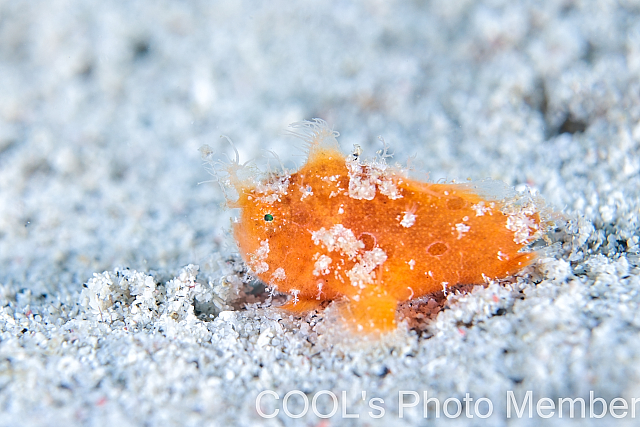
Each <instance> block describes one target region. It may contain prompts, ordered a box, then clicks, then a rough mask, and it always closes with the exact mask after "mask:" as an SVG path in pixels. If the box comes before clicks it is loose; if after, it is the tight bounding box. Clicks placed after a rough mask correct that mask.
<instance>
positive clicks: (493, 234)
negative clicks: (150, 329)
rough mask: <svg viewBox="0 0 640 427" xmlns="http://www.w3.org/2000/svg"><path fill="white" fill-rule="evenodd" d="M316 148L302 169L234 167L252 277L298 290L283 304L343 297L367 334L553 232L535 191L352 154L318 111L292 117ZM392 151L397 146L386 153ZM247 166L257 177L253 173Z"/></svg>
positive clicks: (505, 265)
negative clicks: (528, 194) (412, 171)
mask: <svg viewBox="0 0 640 427" xmlns="http://www.w3.org/2000/svg"><path fill="white" fill-rule="evenodd" d="M291 133H292V134H294V135H297V136H298V137H300V138H302V139H303V141H304V142H305V145H306V146H307V149H308V154H309V157H308V159H307V161H306V163H305V164H304V165H303V166H302V167H300V168H299V169H298V170H297V171H296V172H291V171H287V170H285V169H284V168H283V170H281V171H278V172H269V174H267V176H266V177H264V178H263V179H262V180H258V179H257V178H256V177H255V174H253V175H252V174H250V173H249V174H246V173H244V174H243V171H246V169H247V167H246V166H245V165H240V163H239V162H238V158H237V155H236V160H235V162H231V164H226V167H225V169H226V172H227V173H226V174H225V176H224V178H223V179H221V181H222V184H223V187H226V188H227V189H231V190H235V192H237V195H238V196H237V200H231V198H230V197H228V196H227V205H228V206H229V207H231V208H240V209H241V214H240V217H239V218H237V219H236V220H235V221H234V223H233V234H234V236H235V239H236V241H237V244H238V248H239V250H240V253H241V255H242V257H243V259H244V261H245V262H246V264H247V266H248V268H249V269H250V271H251V272H252V274H253V275H255V276H256V277H258V278H259V279H260V280H262V281H263V282H265V283H266V284H267V285H268V287H270V288H271V290H272V291H278V292H283V293H287V294H290V295H292V298H291V299H290V300H289V301H288V302H287V303H286V304H284V305H283V306H281V308H282V309H285V310H288V311H292V312H299V313H301V312H305V311H307V310H311V309H314V308H317V307H318V306H319V305H320V304H321V303H323V302H324V301H341V302H340V304H341V306H340V307H341V313H342V314H343V317H344V318H345V319H346V321H347V322H348V323H349V324H350V325H351V326H352V327H354V328H355V330H358V331H368V332H376V331H377V332H384V331H388V330H390V329H393V328H395V327H396V309H397V306H398V304H399V303H401V302H404V301H407V300H410V299H412V298H417V297H421V296H424V295H426V294H430V293H433V292H436V291H441V290H443V289H445V290H446V289H447V288H452V287H455V286H456V285H462V284H480V283H484V282H485V281H486V280H487V279H495V278H497V279H500V278H505V277H507V276H509V275H512V274H514V273H516V272H518V271H519V270H520V269H522V268H523V267H524V266H526V265H528V264H530V263H531V261H532V260H533V259H534V257H535V253H534V252H530V251H529V252H527V251H523V248H525V247H526V246H527V245H528V244H529V243H531V242H533V241H534V240H537V239H538V238H540V237H541V236H542V235H543V234H544V233H545V231H546V229H545V225H544V224H545V223H544V222H543V221H542V220H541V217H540V208H539V206H538V205H537V204H536V203H535V201H534V200H533V199H532V198H520V199H518V198H515V197H512V198H507V199H502V200H498V199H496V198H493V199H492V198H491V197H488V196H481V195H480V194H478V191H477V190H476V189H474V187H473V186H472V185H471V184H441V183H426V182H420V181H416V180H413V179H410V178H408V177H407V174H406V171H405V170H403V169H402V168H401V167H398V166H391V165H389V164H387V162H386V157H388V156H386V155H382V156H378V157H376V158H375V159H373V160H363V159H362V158H361V156H360V155H359V154H360V153H359V152H358V151H359V150H356V152H355V153H353V154H349V155H346V156H345V155H344V154H343V153H342V152H341V151H340V149H339V146H338V142H337V140H336V137H337V136H338V135H339V134H338V133H337V132H334V131H333V130H331V129H330V128H329V127H328V126H327V124H326V123H325V122H324V121H322V120H319V119H315V120H314V121H304V122H300V123H295V124H293V125H292V131H291ZM385 154H386V153H385ZM243 175H246V176H243Z"/></svg>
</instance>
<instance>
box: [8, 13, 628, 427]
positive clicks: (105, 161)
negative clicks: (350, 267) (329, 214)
mask: <svg viewBox="0 0 640 427" xmlns="http://www.w3.org/2000/svg"><path fill="white" fill-rule="evenodd" d="M314 117H320V118H323V119H325V120H327V121H328V122H329V123H330V124H332V125H333V126H334V128H335V129H336V130H338V131H339V132H340V133H341V136H340V137H339V142H340V143H341V145H342V148H343V149H344V151H345V152H348V151H349V150H351V149H352V146H353V145H354V144H358V145H360V146H361V147H362V149H363V153H364V155H365V156H373V155H375V152H376V151H377V150H379V149H380V148H381V144H380V141H379V140H378V136H379V135H381V136H383V137H384V139H385V141H386V142H387V143H389V145H390V146H391V147H392V149H393V151H394V154H395V157H394V159H395V160H397V161H399V162H401V163H403V164H406V163H407V161H408V159H409V158H411V160H410V162H411V164H412V167H413V169H414V171H413V173H414V176H415V177H417V178H421V179H427V178H428V179H429V180H432V181H437V180H440V179H445V180H451V179H458V180H466V179H467V178H471V179H473V180H481V179H485V178H491V179H494V180H500V181H503V182H505V183H507V184H508V185H509V186H512V187H515V188H517V189H520V188H523V187H524V186H525V185H526V186H529V187H530V188H531V189H532V190H533V191H535V192H536V193H537V194H539V195H541V196H542V197H543V198H544V199H545V200H546V201H547V203H548V204H549V206H552V207H553V208H554V209H555V210H556V211H557V212H560V213H561V214H562V216H563V217H564V218H565V220H566V221H565V222H563V223H562V224H561V226H559V227H558V228H557V229H556V230H554V231H553V232H552V233H551V234H550V239H551V241H552V244H551V246H550V249H549V250H547V251H545V252H544V256H541V257H540V259H539V261H538V262H537V263H536V264H535V265H533V266H532V267H530V268H528V269H527V270H526V271H524V272H522V274H520V275H519V276H517V277H515V278H512V279H511V280H509V281H507V282H506V283H491V284H489V285H487V286H476V287H472V286H468V287H466V289H465V292H463V293H456V292H450V293H449V294H448V295H447V296H444V295H442V296H440V297H439V298H440V299H439V300H438V301H435V300H432V301H427V300H425V301H421V302H420V304H418V303H416V304H407V305H405V306H404V307H403V308H402V310H401V316H405V315H406V316H407V321H406V323H403V324H402V325H401V327H399V328H398V331H397V332H396V333H393V334H390V335H389V336H387V337H385V338H384V339H382V340H379V341H372V340H366V339H363V338H361V337H354V336H350V335H348V334H344V333H342V332H341V331H340V329H339V328H338V327H336V324H335V322H332V320H331V319H332V310H333V308H332V307H331V306H330V307H329V308H328V309H327V310H326V311H323V312H319V313H313V314H310V315H308V316H306V317H303V318H298V317H290V316H287V315H284V314H283V313H282V312H279V311H277V310H274V309H273V308H272V307H271V305H272V304H273V305H275V300H272V299H270V298H269V297H268V295H267V294H266V293H265V292H264V291H263V289H262V288H261V286H260V285H259V284H256V283H255V282H252V281H250V280H248V279H247V277H246V275H245V273H246V269H245V266H244V265H243V263H242V262H241V260H240V259H239V257H238V256H237V254H236V249H235V247H234V242H233V238H232V236H230V234H229V231H228V230H229V228H230V219H229V218H230V216H231V215H233V212H230V211H227V210H225V209H224V208H223V207H222V203H223V200H224V198H223V194H222V192H221V191H220V189H219V187H218V186H217V184H216V183H215V182H210V181H211V176H210V175H208V174H207V172H206V168H205V167H204V166H203V164H202V160H201V158H200V153H199V152H198V148H199V147H200V146H202V145H204V144H208V145H210V146H211V147H212V148H213V149H215V150H217V151H218V152H220V153H221V155H222V153H227V154H229V155H231V154H232V153H230V147H229V145H228V143H227V142H226V140H225V139H221V138H220V136H221V135H226V136H228V137H229V138H231V139H232V140H233V141H234V143H235V145H236V147H237V149H238V151H239V154H240V158H241V159H243V161H245V160H249V159H251V158H254V157H258V156H260V155H261V150H262V149H265V148H266V149H271V150H273V151H274V152H276V153H278V154H279V155H280V157H281V158H282V159H283V162H285V165H290V167H291V168H293V167H295V166H294V164H298V165H299V164H301V162H302V161H304V157H299V156H297V155H296V154H300V155H303V153H302V152H301V151H299V150H296V149H295V146H296V143H295V141H293V140H292V139H291V138H290V137H287V136H286V135H284V132H283V130H284V129H286V126H287V125H288V124H289V123H292V122H296V121H299V120H303V119H311V118H314ZM639 148H640V2H637V1H632V0H627V1H619V2H610V1H604V0H602V1H546V2H533V1H530V2H529V1H510V2H506V1H505V2H501V1H484V2H472V1H459V2H450V1H447V0H441V1H432V2H426V1H424V2H423V1H412V2H405V1H371V2H343V1H315V0H314V1H306V2H296V3H292V2H286V1H280V0H275V1H271V2H266V3H265V2H257V1H219V2H209V1H194V2H184V3H183V2H170V1H162V2H151V1H133V2H126V1H123V2H101V1H75V0H68V1H62V0H55V1H28V2H27V1H23V2H15V1H10V0H4V1H0V425H2V426H32V425H33V426H36V425H37V426H42V425H51V426H57V425H65V426H73V425H92V426H94V425H95V426H101V425H114V424H117V425H119V426H129V425H131V426H141V425H144V426H164V425H189V426H191V425H192V426H208V425H211V426H216V425H225V426H226V425H243V426H244V425H273V426H281V425H285V426H293V425H310V426H315V425H323V426H329V425H384V426H405V425H406V426H409V425H440V424H445V423H447V424H451V423H452V422H453V423H455V424H456V425H492V426H503V425H517V426H533V425H554V426H555V425H562V426H563V425H575V424H577V423H580V425H613V424H615V425H636V424H637V421H636V412H638V413H637V417H638V418H640V412H639V411H640V400H639V399H640V363H638V362H640V339H639V338H640V315H639V314H638V312H639V311H638V305H639V303H640V278H639V271H640V270H639V264H640V258H639V256H638V252H639V251H640V246H639V240H640V239H639V234H640V233H639V223H638V217H639V214H640V186H639V183H640V178H639V177H640V150H639ZM207 181H209V182H207ZM199 184H200V185H199ZM443 308H444V309H443ZM416 315H417V316H418V317H416ZM261 392H266V393H263V394H260V393H261ZM428 399H432V400H431V401H430V402H429V403H428V404H427V405H426V409H425V406H424V403H425V401H427V400H428ZM563 399H564V400H563ZM566 399H577V400H573V401H572V402H568V401H566ZM580 399H582V401H584V405H582V403H581V402H582V401H581V400H580ZM598 399H601V400H598ZM305 402H307V404H308V405H307V406H306V409H305ZM603 404H604V405H606V407H604V406H603ZM625 405H626V406H625ZM571 407H573V409H574V413H573V415H571V412H570V408H571ZM582 407H584V415H583V413H582V412H581V408H582ZM559 408H560V409H559ZM425 410H426V415H427V417H428V418H425ZM437 411H439V413H438V412H437ZM530 411H531V412H530ZM299 415H300V416H301V417H300V418H296V417H298V416H299ZM328 415H332V416H331V417H330V418H328V419H325V418H323V417H324V416H328ZM436 415H439V418H436ZM547 415H550V418H545V416H547ZM600 415H602V418H599V416H600ZM483 417H485V418H483ZM450 418H456V420H455V421H454V420H451V419H450Z"/></svg>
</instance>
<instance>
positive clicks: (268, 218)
mask: <svg viewBox="0 0 640 427" xmlns="http://www.w3.org/2000/svg"><path fill="white" fill-rule="evenodd" d="M264 220H265V221H273V215H271V214H266V215H265V216H264Z"/></svg>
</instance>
